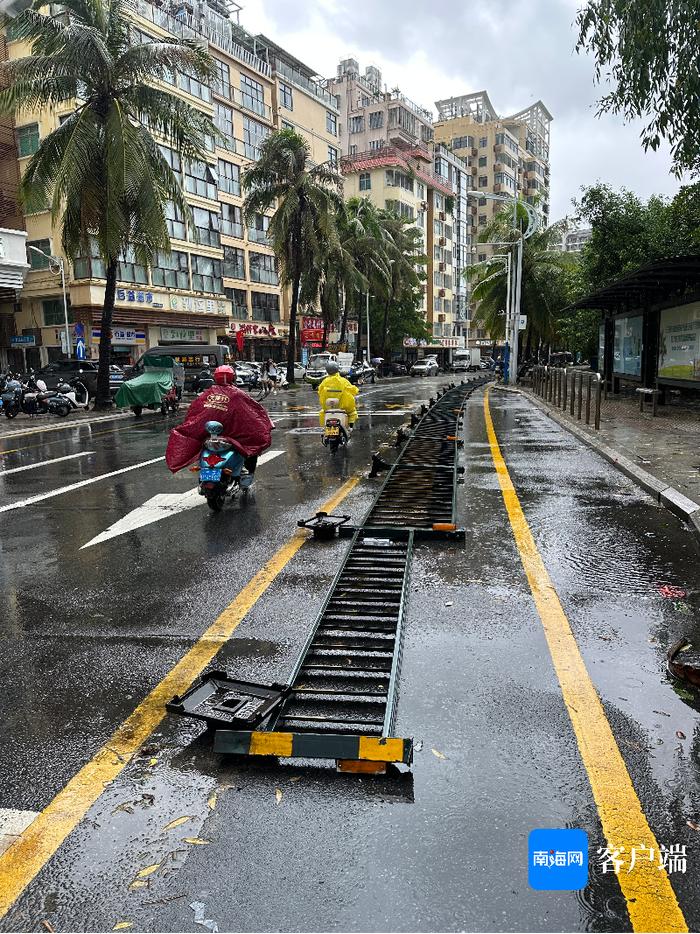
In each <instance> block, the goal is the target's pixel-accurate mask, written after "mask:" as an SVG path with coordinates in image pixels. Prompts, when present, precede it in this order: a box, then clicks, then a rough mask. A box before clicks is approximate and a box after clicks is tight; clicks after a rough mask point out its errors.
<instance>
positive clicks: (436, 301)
mask: <svg viewBox="0 0 700 934" xmlns="http://www.w3.org/2000/svg"><path fill="white" fill-rule="evenodd" d="M433 311H438V312H439V311H442V299H441V298H438V297H437V296H435V297H434V298H433ZM433 330H434V333H435V334H439V333H440V325H439V324H434V325H433Z"/></svg>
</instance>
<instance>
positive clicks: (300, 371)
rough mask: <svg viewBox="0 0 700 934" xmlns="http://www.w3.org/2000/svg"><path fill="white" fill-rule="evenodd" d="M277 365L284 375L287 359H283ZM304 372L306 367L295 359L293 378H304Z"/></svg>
mask: <svg viewBox="0 0 700 934" xmlns="http://www.w3.org/2000/svg"><path fill="white" fill-rule="evenodd" d="M277 366H278V367H279V368H280V370H282V372H283V373H284V374H285V375H286V373H287V361H286V360H283V361H282V363H278V364H277ZM305 373H306V367H305V366H304V364H303V363H301V362H300V361H299V360H296V361H295V362H294V379H299V380H302V379H303V378H304V374H305Z"/></svg>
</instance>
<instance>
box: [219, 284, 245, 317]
mask: <svg viewBox="0 0 700 934" xmlns="http://www.w3.org/2000/svg"><path fill="white" fill-rule="evenodd" d="M224 295H225V296H226V298H230V299H231V302H232V303H233V312H232V314H233V317H234V318H236V320H237V321H245V320H246V319H247V317H248V293H247V292H246V290H245V289H229V288H226V286H224Z"/></svg>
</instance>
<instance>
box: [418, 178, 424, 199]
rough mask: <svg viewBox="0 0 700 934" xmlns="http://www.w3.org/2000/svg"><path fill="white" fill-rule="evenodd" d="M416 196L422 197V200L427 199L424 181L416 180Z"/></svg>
mask: <svg viewBox="0 0 700 934" xmlns="http://www.w3.org/2000/svg"><path fill="white" fill-rule="evenodd" d="M416 197H418V198H420V199H421V201H425V185H424V184H423V182H416Z"/></svg>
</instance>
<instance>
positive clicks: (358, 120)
mask: <svg viewBox="0 0 700 934" xmlns="http://www.w3.org/2000/svg"><path fill="white" fill-rule="evenodd" d="M364 129H365V118H364V117H362V116H360V117H350V119H349V120H348V130H349V132H350V133H362V132H363V131H364Z"/></svg>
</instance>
